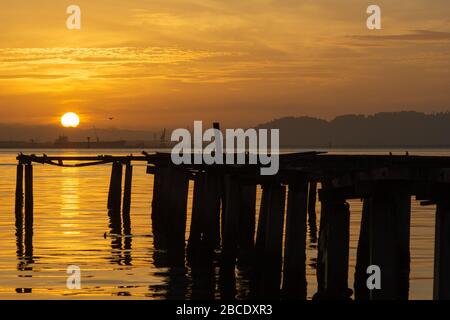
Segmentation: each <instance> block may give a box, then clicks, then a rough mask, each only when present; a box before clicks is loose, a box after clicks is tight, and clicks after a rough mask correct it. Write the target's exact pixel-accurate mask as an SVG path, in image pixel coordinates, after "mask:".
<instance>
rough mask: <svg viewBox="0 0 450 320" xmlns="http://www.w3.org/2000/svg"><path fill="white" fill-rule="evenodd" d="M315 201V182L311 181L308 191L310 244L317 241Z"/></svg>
mask: <svg viewBox="0 0 450 320" xmlns="http://www.w3.org/2000/svg"><path fill="white" fill-rule="evenodd" d="M316 200H317V182H315V181H311V182H310V183H309V189H308V225H309V234H310V237H311V242H313V243H314V242H316V241H317V222H316V220H317V216H316Z"/></svg>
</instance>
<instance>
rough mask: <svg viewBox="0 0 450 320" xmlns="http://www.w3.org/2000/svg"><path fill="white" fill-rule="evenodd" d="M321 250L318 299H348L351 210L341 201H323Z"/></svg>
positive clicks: (318, 270)
mask: <svg viewBox="0 0 450 320" xmlns="http://www.w3.org/2000/svg"><path fill="white" fill-rule="evenodd" d="M321 203H322V210H321V214H320V232H319V247H318V258H317V280H318V281H317V282H318V293H317V294H316V298H318V299H340V300H346V299H349V298H350V296H351V290H350V289H349V288H348V260H349V241H350V210H349V205H348V203H347V202H346V201H345V199H342V198H338V197H336V198H334V197H332V196H331V197H327V198H325V199H321Z"/></svg>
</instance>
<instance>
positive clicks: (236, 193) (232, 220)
mask: <svg viewBox="0 0 450 320" xmlns="http://www.w3.org/2000/svg"><path fill="white" fill-rule="evenodd" d="M225 188H226V191H225V194H226V204H225V208H226V211H225V212H224V220H223V222H224V229H223V236H222V256H221V272H222V273H223V272H224V271H225V272H227V273H228V272H229V273H234V270H235V266H236V258H237V249H238V230H239V212H240V185H239V182H238V181H237V180H236V178H235V177H232V176H230V175H228V176H226V177H225Z"/></svg>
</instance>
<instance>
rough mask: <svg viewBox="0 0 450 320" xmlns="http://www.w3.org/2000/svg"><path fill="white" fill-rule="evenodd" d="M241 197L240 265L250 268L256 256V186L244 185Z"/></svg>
mask: <svg viewBox="0 0 450 320" xmlns="http://www.w3.org/2000/svg"><path fill="white" fill-rule="evenodd" d="M240 195H241V198H240V206H239V210H240V212H239V230H238V237H239V239H238V247H239V252H238V265H239V266H242V267H248V266H250V265H251V264H252V263H253V262H254V254H255V228H256V220H255V219H256V184H248V185H243V186H242V187H241V192H240Z"/></svg>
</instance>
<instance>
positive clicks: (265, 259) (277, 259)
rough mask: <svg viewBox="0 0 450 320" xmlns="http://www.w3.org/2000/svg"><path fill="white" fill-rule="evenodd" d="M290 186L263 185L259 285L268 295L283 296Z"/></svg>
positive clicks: (257, 283) (267, 296)
mask: <svg viewBox="0 0 450 320" xmlns="http://www.w3.org/2000/svg"><path fill="white" fill-rule="evenodd" d="M285 198H286V187H285V186H281V185H280V184H279V183H275V182H274V183H269V184H266V185H263V196H262V199H261V212H260V225H258V235H257V240H256V241H257V243H256V255H257V257H256V259H255V261H256V264H257V265H256V279H255V280H256V283H255V285H256V288H255V290H256V291H257V294H258V295H259V296H260V297H264V298H279V295H280V284H281V265H282V261H281V260H282V242H283V224H284V205H285Z"/></svg>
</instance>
